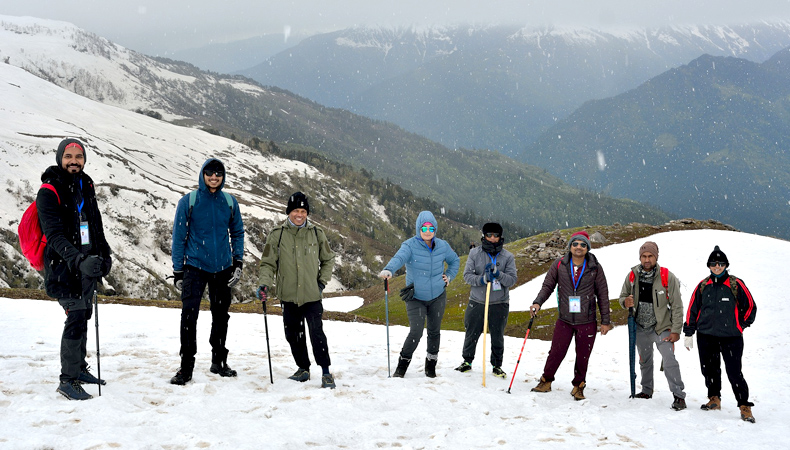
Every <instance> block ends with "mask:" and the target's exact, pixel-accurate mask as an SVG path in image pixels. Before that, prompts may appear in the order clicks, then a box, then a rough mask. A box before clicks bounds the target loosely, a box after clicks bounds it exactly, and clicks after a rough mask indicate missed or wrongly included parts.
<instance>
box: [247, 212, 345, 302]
mask: <svg viewBox="0 0 790 450" xmlns="http://www.w3.org/2000/svg"><path fill="white" fill-rule="evenodd" d="M334 266H335V253H334V252H333V251H332V249H331V248H329V241H328V240H327V238H326V234H325V233H324V230H323V229H322V228H321V227H319V226H318V225H315V224H314V223H313V222H311V221H310V220H308V221H307V225H305V226H304V227H302V228H299V227H297V226H295V225H293V224H291V223H290V222H289V221H288V219H286V220H285V222H284V223H283V224H282V225H280V226H278V227H276V228H274V229H273V230H272V231H271V233H269V237H268V238H267V239H266V245H265V246H264V247H263V254H262V255H261V262H260V265H259V266H258V284H259V285H261V286H268V287H269V288H270V290H271V293H272V294H274V295H276V296H277V298H279V299H280V301H281V302H290V303H296V304H297V305H299V306H302V305H304V304H305V303H310V302H317V301H320V300H321V297H322V292H323V288H324V286H326V285H327V283H329V280H330V279H331V278H332V269H333V268H334ZM319 283H320V285H319Z"/></svg>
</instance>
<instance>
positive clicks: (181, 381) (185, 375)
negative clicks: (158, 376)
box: [170, 368, 192, 386]
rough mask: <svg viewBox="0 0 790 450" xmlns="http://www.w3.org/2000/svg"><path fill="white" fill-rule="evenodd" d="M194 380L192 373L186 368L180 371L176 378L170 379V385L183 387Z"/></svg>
mask: <svg viewBox="0 0 790 450" xmlns="http://www.w3.org/2000/svg"><path fill="white" fill-rule="evenodd" d="M191 380H192V371H191V370H187V369H184V368H181V369H178V372H176V374H175V376H174V377H173V378H171V379H170V384H175V385H178V386H183V385H185V384H187V383H188V382H189V381H191Z"/></svg>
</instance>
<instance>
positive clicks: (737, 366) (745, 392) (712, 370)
mask: <svg viewBox="0 0 790 450" xmlns="http://www.w3.org/2000/svg"><path fill="white" fill-rule="evenodd" d="M697 345H698V346H699V365H700V368H701V369H702V375H703V376H704V377H705V386H706V387H707V388H708V397H713V396H714V395H715V396H717V397H720V398H721V359H722V358H723V359H724V367H725V368H726V370H727V378H728V379H729V380H730V385H731V386H732V392H733V393H734V394H735V400H737V401H738V406H743V405H747V406H754V404H753V403H751V402H749V385H748V384H746V380H745V379H744V378H743V373H742V372H741V358H742V357H743V336H729V337H719V336H711V335H709V334H703V333H697Z"/></svg>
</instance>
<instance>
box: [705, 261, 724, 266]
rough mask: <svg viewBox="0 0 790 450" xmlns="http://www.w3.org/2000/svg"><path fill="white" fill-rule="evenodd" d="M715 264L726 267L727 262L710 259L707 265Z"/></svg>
mask: <svg viewBox="0 0 790 450" xmlns="http://www.w3.org/2000/svg"><path fill="white" fill-rule="evenodd" d="M716 266H721V267H727V263H726V262H723V261H711V262H709V263H708V267H716Z"/></svg>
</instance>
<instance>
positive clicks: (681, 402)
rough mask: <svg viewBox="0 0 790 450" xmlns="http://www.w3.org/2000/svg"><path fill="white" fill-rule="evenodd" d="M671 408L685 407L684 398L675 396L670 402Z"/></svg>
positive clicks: (677, 409)
mask: <svg viewBox="0 0 790 450" xmlns="http://www.w3.org/2000/svg"><path fill="white" fill-rule="evenodd" d="M672 409H674V410H675V411H682V410H684V409H686V400H685V399H682V398H680V397H678V396H675V401H674V402H672Z"/></svg>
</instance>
